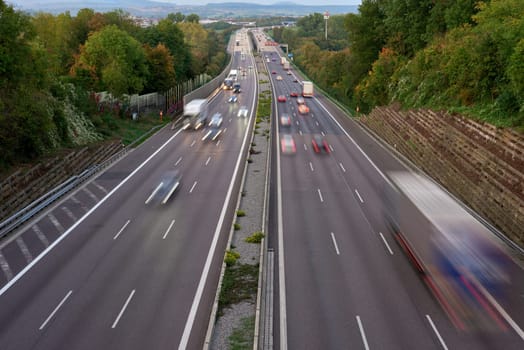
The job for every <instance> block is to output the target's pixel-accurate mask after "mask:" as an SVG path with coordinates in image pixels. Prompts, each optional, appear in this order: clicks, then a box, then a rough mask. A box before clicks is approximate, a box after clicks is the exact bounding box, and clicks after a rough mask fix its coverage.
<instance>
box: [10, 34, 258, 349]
mask: <svg viewBox="0 0 524 350" xmlns="http://www.w3.org/2000/svg"><path fill="white" fill-rule="evenodd" d="M246 45H247V43H246ZM233 64H234V65H236V66H246V67H248V66H249V65H251V66H254V62H253V58H252V57H250V56H247V57H244V60H242V59H241V57H240V52H236V53H235V55H234V63H233ZM241 79H242V80H241V82H242V85H243V86H242V87H243V92H242V94H241V95H240V96H239V102H238V103H236V104H234V105H233V104H229V103H227V102H226V101H227V99H228V98H229V95H230V94H231V92H229V91H220V92H218V94H217V95H216V96H215V97H213V98H212V99H211V100H210V102H209V110H210V113H211V114H213V113H216V112H220V113H222V116H223V124H222V128H223V132H222V134H221V135H220V137H219V138H218V139H217V140H215V141H213V142H207V141H202V137H203V133H204V132H205V130H199V131H182V130H180V129H175V130H171V128H169V127H166V128H164V129H162V130H161V131H160V132H158V133H157V134H155V135H154V136H153V137H151V138H150V139H149V140H147V141H146V142H144V143H143V144H142V145H141V146H139V147H137V148H136V149H134V150H133V151H131V152H129V154H128V155H126V157H124V158H123V159H121V160H120V161H119V162H117V163H116V164H114V165H113V166H111V167H110V168H109V169H107V170H106V171H105V172H103V173H102V174H100V175H99V176H98V177H96V178H95V179H93V180H92V181H91V182H89V183H88V184H86V185H85V186H84V187H82V188H79V189H78V190H77V191H75V192H74V193H73V194H72V195H70V196H68V198H66V199H65V200H64V201H62V202H61V203H59V204H58V205H56V206H54V207H53V208H51V209H50V210H48V211H47V212H45V213H44V214H42V215H41V216H40V217H39V218H37V219H36V220H34V221H32V222H31V223H30V224H29V225H27V226H26V227H24V229H23V230H22V231H21V232H20V234H19V235H17V236H16V237H15V236H13V238H12V239H11V240H10V241H8V242H3V244H2V247H1V248H0V266H1V268H2V270H1V271H0V288H1V289H0V305H1V307H0V349H2V350H4V349H17V350H20V349H166V348H174V347H179V348H181V349H184V348H188V349H195V348H202V346H203V343H204V338H205V334H206V331H207V326H208V323H209V317H210V310H211V306H212V303H213V300H214V297H215V291H216V287H217V284H218V277H219V273H220V268H221V262H222V258H223V252H224V250H225V245H226V242H227V238H228V235H229V232H230V228H231V225H232V218H233V216H234V209H235V208H234V205H235V203H236V200H237V194H238V193H239V186H240V178H241V175H242V171H243V169H244V164H245V161H246V155H247V151H248V148H249V142H250V135H251V130H252V127H253V120H254V114H253V111H254V108H255V107H254V106H255V96H256V95H257V93H256V92H257V84H256V71H255V70H251V71H249V72H248V74H247V75H246V76H245V77H244V76H243V77H241ZM241 105H245V106H247V107H248V110H249V113H248V115H247V117H246V118H239V117H237V112H238V109H239V107H240V106H241ZM172 170H178V171H179V172H180V174H181V175H182V179H181V183H180V186H179V188H177V190H176V193H175V195H174V197H173V198H171V199H170V201H169V202H168V203H166V204H165V205H162V204H161V203H156V202H155V203H153V202H151V203H148V204H146V203H145V202H146V201H147V199H148V197H149V196H150V195H151V193H152V191H153V190H154V189H155V188H156V187H157V186H158V184H159V182H160V181H161V179H162V177H163V175H164V174H166V173H169V172H170V171H172Z"/></svg>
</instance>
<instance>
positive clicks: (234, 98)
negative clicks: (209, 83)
mask: <svg viewBox="0 0 524 350" xmlns="http://www.w3.org/2000/svg"><path fill="white" fill-rule="evenodd" d="M227 102H229V103H235V102H238V97H237V95H232V96H231V97H230V98H229V100H227Z"/></svg>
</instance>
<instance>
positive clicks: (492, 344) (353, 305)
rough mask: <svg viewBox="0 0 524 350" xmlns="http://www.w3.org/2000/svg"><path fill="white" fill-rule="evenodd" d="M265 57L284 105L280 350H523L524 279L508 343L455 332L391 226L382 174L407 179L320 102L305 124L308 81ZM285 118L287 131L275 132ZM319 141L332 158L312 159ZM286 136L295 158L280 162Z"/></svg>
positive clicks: (277, 184)
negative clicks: (300, 97)
mask: <svg viewBox="0 0 524 350" xmlns="http://www.w3.org/2000/svg"><path fill="white" fill-rule="evenodd" d="M262 47H263V50H264V51H263V52H262V54H263V55H264V57H267V58H266V64H267V66H268V70H269V72H270V73H273V72H274V74H270V75H271V77H272V85H273V87H274V93H273V98H274V100H275V101H277V97H278V96H280V95H284V96H285V97H286V99H287V101H286V102H275V109H274V114H275V118H274V119H273V120H274V121H275V123H274V129H273V132H274V135H275V137H274V143H273V146H272V147H273V150H275V152H273V159H272V169H273V170H272V175H273V178H272V184H273V186H272V193H276V199H275V198H273V200H272V204H273V205H274V206H276V208H275V207H273V209H272V213H273V219H271V218H270V227H271V231H272V232H270V234H271V235H270V237H269V248H270V249H274V250H275V251H276V252H277V256H278V264H277V263H275V266H276V270H277V271H275V276H277V277H275V281H274V283H275V285H276V286H278V287H279V288H278V289H277V291H276V292H275V295H274V299H275V300H278V303H275V305H276V306H275V310H274V314H275V315H276V317H275V319H274V325H273V329H274V330H275V331H276V332H275V338H274V339H275V340H274V342H275V344H277V345H276V348H278V349H288V348H289V349H521V348H522V347H523V346H524V335H523V334H522V333H519V331H521V329H522V326H523V325H524V319H523V317H522V315H523V312H522V311H524V307H523V304H524V299H523V297H524V285H523V283H522V282H523V281H522V279H520V280H517V281H514V282H515V283H514V284H513V289H512V290H511V293H510V294H512V296H511V300H512V303H511V304H508V305H506V307H507V310H506V311H507V312H508V313H509V314H508V319H506V321H508V320H510V321H514V322H515V324H514V325H513V326H509V325H508V326H507V328H506V332H500V333H499V332H497V333H487V332H476V333H461V332H458V331H456V329H455V328H454V327H453V325H452V324H451V322H450V321H449V319H448V318H447V316H446V314H445V313H444V312H443V310H442V309H441V308H440V306H439V304H438V303H437V301H436V300H435V299H434V298H433V297H432V295H431V293H430V292H429V290H428V289H427V288H426V286H425V284H424V283H423V281H422V278H421V276H420V275H419V274H418V273H417V271H416V270H415V269H414V268H413V266H412V265H411V264H410V262H409V260H408V259H407V257H406V255H405V254H404V253H403V251H402V250H401V249H400V246H399V245H398V244H397V243H396V242H395V239H394V238H393V236H392V235H391V232H389V229H388V228H387V227H386V225H385V223H384V218H383V214H382V210H383V188H384V186H385V185H386V181H385V179H384V174H385V173H386V172H388V171H396V170H407V167H406V166H405V165H404V164H403V163H402V162H401V161H400V160H399V159H397V158H396V157H394V156H392V154H391V153H390V152H389V151H388V150H386V149H385V148H384V147H382V146H381V145H379V144H378V143H377V142H376V141H374V140H373V139H372V138H371V137H369V135H368V134H366V133H365V132H364V131H363V130H361V129H360V127H358V126H357V125H356V124H355V123H353V122H352V121H351V120H350V119H349V118H347V117H345V116H344V114H343V113H342V112H341V111H340V110H339V109H338V108H336V107H334V106H333V104H332V103H331V102H330V101H328V100H327V99H326V98H324V97H322V96H321V94H320V93H318V92H316V93H315V97H314V98H306V99H305V102H306V104H307V105H308V106H309V108H310V112H309V113H307V114H299V113H298V112H297V106H298V105H297V102H296V99H297V98H296V97H291V96H290V93H291V92H293V91H294V92H298V93H299V94H300V92H301V90H302V86H301V81H302V78H301V77H300V76H299V75H298V74H297V73H296V72H295V71H292V75H288V74H287V72H286V71H284V70H283V69H282V66H281V64H280V56H279V53H278V52H277V50H275V48H274V47H266V46H264V45H262ZM279 76H280V77H282V80H277V77H279ZM295 78H296V80H297V81H298V82H295V81H294V80H295ZM282 114H288V115H290V116H291V119H292V123H291V125H290V126H283V125H281V124H280V123H279V120H280V117H281V116H282ZM315 134H316V135H321V136H322V135H323V136H324V138H325V140H326V141H327V143H328V144H329V153H327V152H321V153H318V154H317V153H315V152H314V149H313V146H312V139H313V135H315ZM284 135H291V137H292V138H293V139H294V141H295V145H296V152H295V153H291V154H289V153H286V154H285V153H284V151H285V150H284V148H283V146H282V144H281V143H280V140H281V139H282V138H283V137H284ZM515 273H516V275H515V276H522V275H523V274H522V269H520V268H516V272H515ZM508 323H510V322H508Z"/></svg>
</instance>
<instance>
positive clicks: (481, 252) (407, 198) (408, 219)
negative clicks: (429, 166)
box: [383, 172, 511, 331]
mask: <svg viewBox="0 0 524 350" xmlns="http://www.w3.org/2000/svg"><path fill="white" fill-rule="evenodd" d="M387 175H388V176H387V177H388V179H389V181H390V183H389V186H386V188H385V190H384V192H385V196H384V199H385V206H384V209H385V212H384V215H383V216H384V218H385V221H386V222H385V223H386V225H387V226H389V227H390V228H391V231H392V233H393V235H394V237H395V239H396V240H397V242H398V243H399V245H400V246H401V248H402V249H403V250H404V251H405V253H406V255H407V256H408V258H409V259H410V260H411V261H412V263H413V264H414V266H415V267H416V269H417V270H418V272H419V273H420V274H421V276H422V278H423V280H424V282H425V283H426V284H427V286H428V289H429V290H430V291H431V292H432V294H433V295H434V297H435V299H437V301H438V302H439V303H440V305H441V306H442V308H443V309H444V311H445V312H446V314H447V315H448V316H449V318H450V320H451V321H452V323H453V324H454V325H455V326H456V328H457V329H459V330H462V331H476V330H489V331H493V330H503V329H505V328H506V327H507V325H506V324H505V322H504V320H503V317H502V315H501V314H500V313H499V310H500V309H499V305H498V302H504V295H505V293H504V291H505V289H506V288H508V287H509V284H510V273H509V267H510V265H511V263H510V258H509V255H508V254H507V253H506V251H505V249H504V247H503V246H502V245H501V244H500V242H499V241H498V240H496V239H495V237H494V236H493V234H492V233H491V231H489V230H488V229H487V228H486V227H485V226H484V225H483V224H481V223H480V222H479V221H478V220H477V219H476V218H475V217H473V216H472V214H471V213H470V212H468V211H467V210H466V209H465V208H464V207H463V206H462V205H460V204H459V203H457V202H456V201H455V200H454V199H453V198H452V197H451V196H450V195H449V194H448V193H447V192H446V191H444V190H443V189H442V188H440V187H439V186H438V185H437V184H435V183H434V182H433V181H431V180H429V179H427V178H425V177H423V176H421V175H418V174H413V173H409V172H390V173H388V174H387ZM497 300H498V302H497Z"/></svg>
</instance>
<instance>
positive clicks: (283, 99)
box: [277, 95, 287, 102]
mask: <svg viewBox="0 0 524 350" xmlns="http://www.w3.org/2000/svg"><path fill="white" fill-rule="evenodd" d="M277 100H278V102H286V101H287V99H286V96H284V95H279V96H278V98H277Z"/></svg>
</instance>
